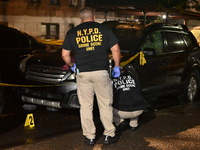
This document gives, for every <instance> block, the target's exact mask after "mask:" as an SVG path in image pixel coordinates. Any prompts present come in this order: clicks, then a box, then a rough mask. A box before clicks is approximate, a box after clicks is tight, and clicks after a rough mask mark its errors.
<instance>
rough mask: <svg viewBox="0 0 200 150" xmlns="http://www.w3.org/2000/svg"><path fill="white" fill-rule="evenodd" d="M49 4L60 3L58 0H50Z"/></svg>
mask: <svg viewBox="0 0 200 150" xmlns="http://www.w3.org/2000/svg"><path fill="white" fill-rule="evenodd" d="M50 4H51V5H60V0H50Z"/></svg>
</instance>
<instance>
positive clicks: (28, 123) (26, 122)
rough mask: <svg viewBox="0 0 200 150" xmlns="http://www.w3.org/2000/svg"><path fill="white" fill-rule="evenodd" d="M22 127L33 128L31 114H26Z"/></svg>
mask: <svg viewBox="0 0 200 150" xmlns="http://www.w3.org/2000/svg"><path fill="white" fill-rule="evenodd" d="M24 126H25V127H27V126H29V127H30V128H33V127H35V123H34V118H33V114H32V113H31V114H27V116H26V121H25V124H24Z"/></svg>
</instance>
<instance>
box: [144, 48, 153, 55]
mask: <svg viewBox="0 0 200 150" xmlns="http://www.w3.org/2000/svg"><path fill="white" fill-rule="evenodd" d="M143 53H144V54H145V55H148V56H153V55H156V50H155V49H154V48H149V47H147V48H145V49H144V50H143Z"/></svg>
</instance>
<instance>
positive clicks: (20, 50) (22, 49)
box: [0, 25, 47, 114]
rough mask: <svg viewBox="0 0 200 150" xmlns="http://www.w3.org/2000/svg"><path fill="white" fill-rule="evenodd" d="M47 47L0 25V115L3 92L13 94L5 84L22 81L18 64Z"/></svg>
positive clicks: (15, 30)
mask: <svg viewBox="0 0 200 150" xmlns="http://www.w3.org/2000/svg"><path fill="white" fill-rule="evenodd" d="M44 49H47V46H46V45H44V44H42V43H39V42H37V40H36V39H34V38H33V37H32V36H30V35H28V34H26V33H23V32H20V31H19V30H17V29H14V28H10V27H6V26H3V25H0V60H1V63H0V83H1V85H0V114H1V113H2V111H3V107H4V106H5V105H6V104H7V105H10V102H6V100H5V98H6V95H5V91H6V93H8V94H9V95H10V94H12V93H14V91H12V90H10V89H13V88H12V87H7V85H6V84H20V83H21V81H22V80H23V75H22V72H21V71H20V69H19V63H20V62H21V60H22V59H23V58H25V57H26V56H27V55H30V54H33V53H36V52H39V51H44Z"/></svg>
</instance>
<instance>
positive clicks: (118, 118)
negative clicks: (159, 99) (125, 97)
mask: <svg viewBox="0 0 200 150" xmlns="http://www.w3.org/2000/svg"><path fill="white" fill-rule="evenodd" d="M142 113H143V110H137V111H130V112H128V111H120V110H117V109H115V108H114V109H113V115H114V118H113V119H114V122H115V124H116V125H117V126H118V125H119V124H120V123H121V122H122V121H124V119H130V123H129V125H130V126H131V127H137V126H138V117H139V115H141V114H142Z"/></svg>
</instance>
